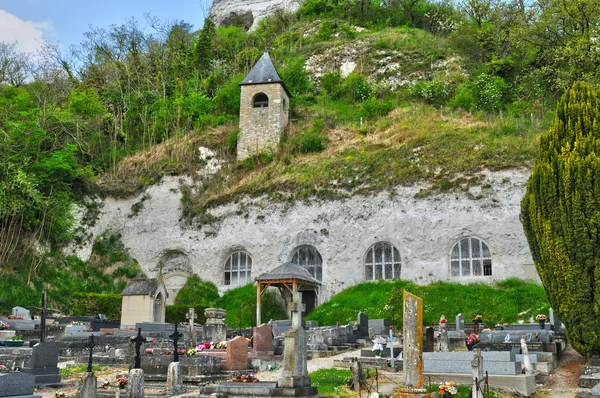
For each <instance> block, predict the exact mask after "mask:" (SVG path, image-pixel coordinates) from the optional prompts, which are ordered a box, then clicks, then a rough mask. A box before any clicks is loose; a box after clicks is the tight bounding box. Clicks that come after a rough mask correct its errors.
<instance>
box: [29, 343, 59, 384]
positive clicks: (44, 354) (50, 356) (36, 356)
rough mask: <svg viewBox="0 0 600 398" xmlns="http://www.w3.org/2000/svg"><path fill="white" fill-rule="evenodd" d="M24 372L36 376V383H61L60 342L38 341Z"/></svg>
mask: <svg viewBox="0 0 600 398" xmlns="http://www.w3.org/2000/svg"><path fill="white" fill-rule="evenodd" d="M21 371H22V372H24V373H30V374H32V375H33V376H34V377H35V384H49V383H60V380H61V379H60V373H59V372H58V344H56V343H53V342H47V341H45V342H42V343H37V344H36V345H35V346H33V353H32V355H31V359H30V360H29V364H28V366H27V367H26V368H23V369H21Z"/></svg>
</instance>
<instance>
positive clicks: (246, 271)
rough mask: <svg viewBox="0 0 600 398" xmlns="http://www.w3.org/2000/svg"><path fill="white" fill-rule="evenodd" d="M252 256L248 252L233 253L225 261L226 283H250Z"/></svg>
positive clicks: (232, 284) (234, 284)
mask: <svg viewBox="0 0 600 398" xmlns="http://www.w3.org/2000/svg"><path fill="white" fill-rule="evenodd" d="M251 271H252V257H250V255H249V254H248V253H246V252H243V251H238V252H235V253H232V254H231V256H229V257H228V258H227V261H226V262H225V285H228V286H229V285H231V286H243V285H245V284H247V283H250V282H251V281H252V280H251V275H250V274H251Z"/></svg>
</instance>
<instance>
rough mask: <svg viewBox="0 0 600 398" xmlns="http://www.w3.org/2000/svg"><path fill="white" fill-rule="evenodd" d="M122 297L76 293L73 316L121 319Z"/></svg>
mask: <svg viewBox="0 0 600 398" xmlns="http://www.w3.org/2000/svg"><path fill="white" fill-rule="evenodd" d="M121 301H122V298H121V295H120V294H106V293H74V294H73V299H72V301H71V315H76V316H92V315H94V316H95V315H98V314H104V315H106V317H107V318H108V319H112V320H119V319H121Z"/></svg>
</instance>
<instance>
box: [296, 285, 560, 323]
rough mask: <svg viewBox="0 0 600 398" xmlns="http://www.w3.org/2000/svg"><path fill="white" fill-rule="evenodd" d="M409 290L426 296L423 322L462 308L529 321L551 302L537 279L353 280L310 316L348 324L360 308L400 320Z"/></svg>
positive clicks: (487, 317) (468, 316) (493, 319)
mask: <svg viewBox="0 0 600 398" xmlns="http://www.w3.org/2000/svg"><path fill="white" fill-rule="evenodd" d="M404 290H407V291H409V292H410V293H412V294H415V295H417V296H419V297H421V298H422V299H423V323H424V324H426V325H430V324H437V322H438V320H439V318H440V316H441V315H445V316H446V318H447V319H448V320H449V322H454V317H455V316H456V315H457V314H459V313H462V314H464V316H465V321H466V322H469V321H470V320H472V319H473V317H474V316H475V315H477V314H481V315H482V316H483V321H484V323H485V324H486V325H492V326H493V325H495V324H497V323H505V322H509V323H514V322H518V321H519V320H524V321H525V322H529V321H530V319H531V318H532V317H533V318H535V316H536V315H537V314H538V313H545V314H546V315H547V314H548V309H549V308H550V305H549V304H548V300H547V298H546V294H545V292H544V288H543V287H542V286H541V285H538V284H536V283H534V282H528V281H522V280H519V279H507V280H505V281H502V282H497V283H495V284H492V285H487V284H483V283H478V284H470V285H462V284H459V283H449V282H436V283H432V284H430V285H426V286H420V285H416V284H414V283H413V282H410V281H403V280H395V281H377V282H364V283H360V284H358V285H354V286H352V287H349V288H348V289H345V290H343V291H341V292H340V293H338V294H336V295H335V296H334V297H333V298H332V299H331V300H329V301H327V302H326V303H323V304H321V305H320V306H319V307H317V308H316V309H315V310H314V311H313V312H311V313H310V314H309V315H308V316H307V317H306V319H308V320H316V321H318V322H319V325H335V324H336V322H340V323H341V324H347V323H348V322H350V321H355V320H356V315H357V313H358V312H363V313H365V314H366V315H367V316H368V317H369V318H370V319H380V318H387V319H391V320H392V322H393V323H392V324H393V326H395V327H398V328H399V327H401V326H402V322H401V320H402V315H403V314H402V300H403V297H402V292H403V291H404Z"/></svg>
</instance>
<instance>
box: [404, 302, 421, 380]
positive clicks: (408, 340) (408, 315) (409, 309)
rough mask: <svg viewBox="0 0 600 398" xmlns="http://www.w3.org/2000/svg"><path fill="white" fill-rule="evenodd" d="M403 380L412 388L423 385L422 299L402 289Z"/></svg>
mask: <svg viewBox="0 0 600 398" xmlns="http://www.w3.org/2000/svg"><path fill="white" fill-rule="evenodd" d="M402 330H403V333H402V334H403V337H404V344H403V358H404V364H403V366H404V369H403V372H402V374H403V382H404V386H405V387H408V388H413V389H420V388H422V387H423V337H422V336H423V300H422V299H421V298H419V297H417V296H415V295H413V294H411V293H409V292H407V291H406V290H405V291H404V326H403V328H402Z"/></svg>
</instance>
